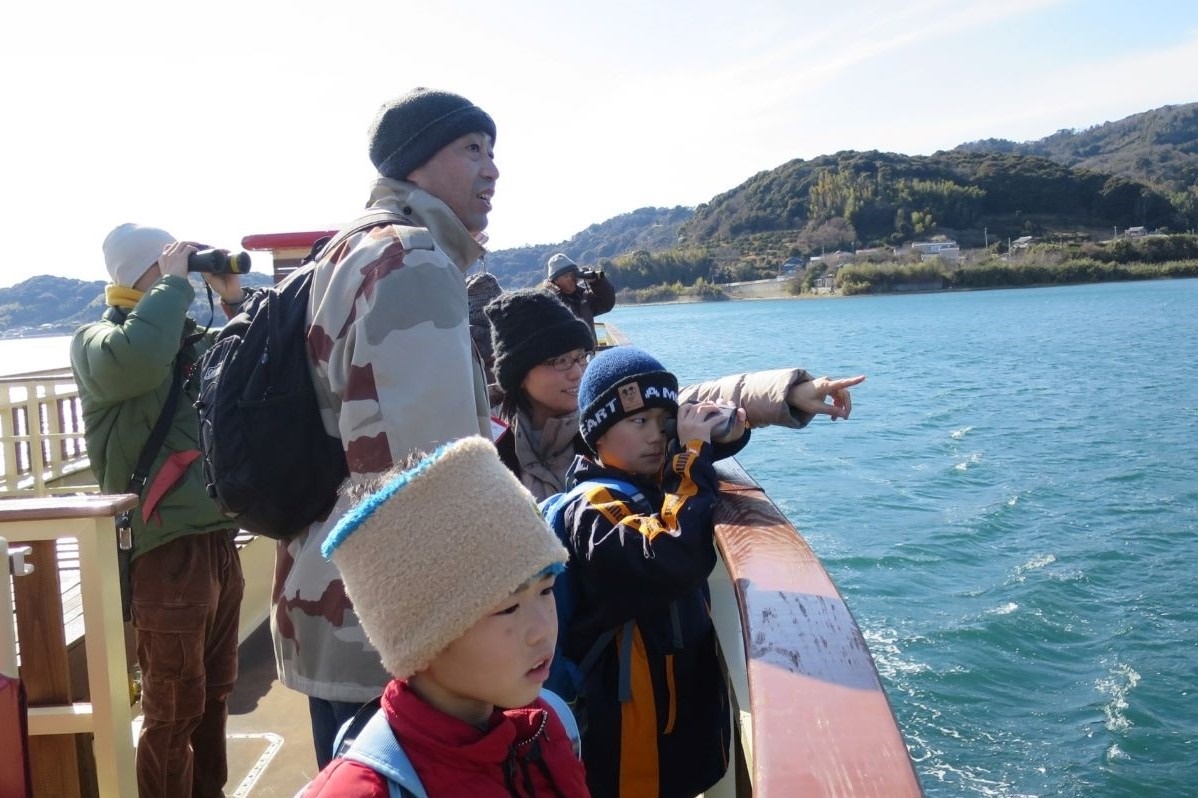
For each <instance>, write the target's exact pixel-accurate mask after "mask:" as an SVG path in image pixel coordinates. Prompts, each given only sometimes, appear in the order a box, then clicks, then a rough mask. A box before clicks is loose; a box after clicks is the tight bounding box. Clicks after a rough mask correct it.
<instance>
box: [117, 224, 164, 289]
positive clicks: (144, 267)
mask: <svg viewBox="0 0 1198 798" xmlns="http://www.w3.org/2000/svg"><path fill="white" fill-rule="evenodd" d="M174 242H175V237H174V236H173V235H171V234H170V233H168V232H166V231H165V230H159V229H158V228H157V227H142V226H141V225H138V224H131V223H129V222H126V223H125V224H122V225H119V226H118V227H116V228H115V229H114V230H113V231H112V232H111V233H109V234H108V237H107V238H105V239H104V265H105V266H107V267H108V276H109V277H111V278H112V282H113V283H115V284H116V285H120V286H124V287H125V288H132V287H133V284H134V283H136V282H137V281H138V280H140V279H141V276H142V275H143V274H145V273H146V272H147V271H149V269H150V267H151V266H153V265H154V263H155V262H156V261H157V260H158V258H159V257H161V255H162V250H164V249H166V247H167V245H168V244H173V243H174Z"/></svg>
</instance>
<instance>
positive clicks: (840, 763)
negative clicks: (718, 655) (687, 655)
mask: <svg viewBox="0 0 1198 798" xmlns="http://www.w3.org/2000/svg"><path fill="white" fill-rule="evenodd" d="M718 469H719V474H720V478H721V481H722V485H721V492H722V498H721V501H720V503H719V505H718V506H717V509H716V543H717V546H718V548H719V552H720V555H721V557H722V559H723V562H724V564H725V567H726V568H727V572H728V577H729V578H730V580H731V583H732V590H733V592H734V593H735V598H736V604H737V607H738V608H739V611H740V622H741V630H742V635H743V639H742V640H741V641H740V642H741V644H742V645H741V646H740V647H735V646H730V645H728V643H727V642H725V640H724V638H721V645H722V647H723V648H724V654H725V657H726V658H728V657H731V656H734V654H733V651H736V652H737V653H736V654H735V655H736V656H739V657H743V660H744V665H745V672H746V674H747V689H748V705H749V707H750V713H749V714H750V715H751V726H752V729H751V732H749V733H748V735H747V738H746V739H743V740H742V744H743V746H744V749H745V752H746V755H747V759H748V760H749V761H748V766H749V776H750V779H751V781H752V794H753V795H754V796H756V798H790V796H796V795H802V796H814V797H816V798H818V796H854V797H855V798H862V797H864V796H878V797H879V798H881V797H882V796H885V798H906V797H907V796H921V795H923V790H922V788H921V787H920V784H919V779H918V777H917V776H916V773H915V766H914V764H913V763H912V761H911V757H910V754H909V752H908V750H907V746H906V744H905V742H904V741H903V736H902V734H901V733H900V731H899V728H898V722H897V721H896V719H895V716H894V711H893V709H892V708H891V706H890V702H889V700H888V699H887V697H886V693H885V691H884V689H883V687H882V682H881V679H880V677H879V676H878V671H877V667H876V666H875V665H874V661H873V657H872V656H871V654H870V652H869V648H868V647H867V645H866V643H865V639H864V638H863V637H862V635H861V630H860V629H859V628H858V627H857V622H856V620H854V618H853V615H852V613H851V612H850V611H849V608H848V606H847V605H846V604H845V602H844V599H843V598H842V597H841V596H840V593H839V591H838V590H837V589H836V586H835V585H834V584H833V583H832V580H831V578H830V577H829V576H828V574H827V572H826V571H825V570H824V568H823V566H822V565H821V564H820V561H819V558H818V557H817V556H816V555H815V553H814V552H813V551H812V550H811V548H810V547H809V546H808V545H807V542H806V541H805V540H803V538H802V537H801V536H800V535H799V533H798V532H797V531H796V530H795V528H794V526H793V525H792V524H791V523H790V522H789V521H788V520H787V519H786V517H785V516H784V515H783V514H782V512H781V511H780V510H779V509H778V508H777V507H776V506H775V505H774V504H773V502H771V501H770V500H769V498H768V497H767V496H766V495H765V493H764V491H762V490H761V488H760V486H758V485H757V483H756V482H754V480H753V479H752V477H750V476H749V475H748V474H747V473H746V472H745V471H744V469H743V468H741V466H740V465H739V464H738V463H737V462H736V461H735V460H725V461H722V462H721V463H720V464H719V466H718ZM713 603H715V599H714V598H713ZM731 642H733V643H735V642H736V641H731ZM730 649H732V650H731V651H730ZM732 664H740V663H732ZM730 670H732V668H731V667H730ZM732 683H733V689H734V690H735V691H737V696H736V698H737V701H738V703H739V705H740V706H741V707H744V706H745V696H744V695H742V694H740V692H741V690H743V689H744V686H741V687H740V688H739V689H738V685H737V680H736V678H733V680H732ZM742 731H746V730H743V729H742Z"/></svg>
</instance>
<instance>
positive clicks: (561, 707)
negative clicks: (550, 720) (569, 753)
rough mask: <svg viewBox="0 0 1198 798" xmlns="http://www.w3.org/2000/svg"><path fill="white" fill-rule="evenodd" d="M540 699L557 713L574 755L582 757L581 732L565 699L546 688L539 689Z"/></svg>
mask: <svg viewBox="0 0 1198 798" xmlns="http://www.w3.org/2000/svg"><path fill="white" fill-rule="evenodd" d="M541 699H542V700H543V701H544V702H545V703H546V704H548V705H549V706H550V708H551V709H552V710H553V711H554V713H556V714H557V717H558V720H560V721H561V722H562V726H564V727H565V728H566V737H568V738H569V739H570V747H572V748H573V749H574V755H575V756H576V757H578V758H579V759H582V733H581V732H579V730H578V720H577V719H576V718H575V717H574V713H573V711H571V709H570V705H569V704H567V703H566V699H564V698H562V697H561V696H560V695H558V694H557V693H555V692H553V691H552V690H547V689H542V690H541Z"/></svg>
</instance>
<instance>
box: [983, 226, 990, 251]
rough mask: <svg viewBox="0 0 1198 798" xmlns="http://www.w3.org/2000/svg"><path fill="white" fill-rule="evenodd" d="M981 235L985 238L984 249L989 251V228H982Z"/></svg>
mask: <svg viewBox="0 0 1198 798" xmlns="http://www.w3.org/2000/svg"><path fill="white" fill-rule="evenodd" d="M982 235H983V236H984V237H985V239H986V249H990V228H989V227H983V228H982Z"/></svg>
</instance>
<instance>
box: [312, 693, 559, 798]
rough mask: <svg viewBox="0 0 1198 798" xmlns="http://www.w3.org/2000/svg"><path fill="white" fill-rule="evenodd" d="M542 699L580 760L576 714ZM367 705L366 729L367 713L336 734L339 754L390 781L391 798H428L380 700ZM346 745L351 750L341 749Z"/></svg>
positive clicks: (546, 696) (549, 696) (553, 699)
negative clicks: (369, 710)
mask: <svg viewBox="0 0 1198 798" xmlns="http://www.w3.org/2000/svg"><path fill="white" fill-rule="evenodd" d="M540 697H541V699H542V700H544V702H545V703H546V704H548V705H549V708H550V710H551V711H552V712H553V713H554V714H556V715H557V717H558V719H559V720H560V721H561V722H562V726H563V727H564V728H565V730H566V737H567V738H568V739H569V740H570V746H571V747H572V748H573V749H574V755H575V756H577V757H578V758H579V759H581V758H582V735H581V733H580V732H579V730H578V722H577V721H576V720H575V719H574V713H573V712H571V711H570V707H569V706H567V704H566V702H565V701H564V700H563V699H562V697H561V696H559V695H558V694H557V693H554V692H553V691H551V690H541V696H540ZM365 706H367V707H374V711H373V712H372V713H371V714H370V715H369V716H366V717H367V720H366V724H365V725H364V726H363V725H362V724H361V717H363V716H364V713H361V712H359V713H358V714H357V715H355V716H354V717H353V718H351V719H350V720H349V721H347V722H346V723H345V725H344V726H342V727H341V730H340V731H339V732H338V733H337V740H336V742H335V743H333V750H334V751H336V752H337V753H336V755H337V756H340V757H343V758H345V759H348V760H350V761H352V762H359V763H361V764H363V765H366V766H367V767H368V768H370V769H371V770H373V771H374V772H375V773H378V774H379V775H381V776H382V777H383V778H385V779H387V790H388V793H389V795H390V798H428V794H427V793H426V792H425V790H424V785H423V784H422V783H421V782H420V776H418V775H417V774H416V768H415V767H413V765H412V760H410V759H408V755H407V754H406V753H404V750H403V747H402V746H401V745H400V744H399V740H398V739H397V738H396V737H395V732H394V731H392V730H391V724H390V723H388V722H387V715H386V713H385V711H384V710H383V708H382V707H381V706H379V699H377V698H376V699H375V700H374V701H371V702H368V703H367V704H366V705H365ZM345 746H348V747H347V748H345V750H341V749H342V748H343V747H345Z"/></svg>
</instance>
